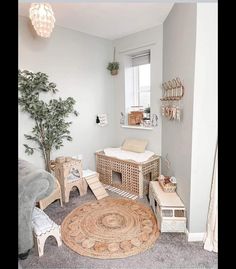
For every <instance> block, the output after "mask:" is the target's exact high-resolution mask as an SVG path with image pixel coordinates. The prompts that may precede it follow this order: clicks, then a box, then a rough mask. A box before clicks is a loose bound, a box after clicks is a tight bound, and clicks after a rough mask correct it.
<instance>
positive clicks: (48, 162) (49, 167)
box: [45, 150, 51, 173]
mask: <svg viewBox="0 0 236 269" xmlns="http://www.w3.org/2000/svg"><path fill="white" fill-rule="evenodd" d="M45 157H46V159H45V167H46V171H48V172H49V173H51V165H50V150H46V152H45Z"/></svg>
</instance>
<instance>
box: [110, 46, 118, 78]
mask: <svg viewBox="0 0 236 269" xmlns="http://www.w3.org/2000/svg"><path fill="white" fill-rule="evenodd" d="M119 67H120V64H119V63H118V62H116V60H115V48H114V53H113V61H112V62H109V63H108V66H107V69H108V70H109V71H110V72H111V75H112V76H114V75H117V74H118V70H119Z"/></svg>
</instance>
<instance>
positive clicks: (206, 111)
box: [189, 3, 218, 233]
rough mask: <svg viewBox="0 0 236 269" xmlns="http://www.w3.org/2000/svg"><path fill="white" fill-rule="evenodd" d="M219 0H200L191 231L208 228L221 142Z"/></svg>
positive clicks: (198, 10) (194, 106)
mask: <svg viewBox="0 0 236 269" xmlns="http://www.w3.org/2000/svg"><path fill="white" fill-rule="evenodd" d="M217 30H218V29H217V3H198V5H197V34H196V56H195V80H194V103H193V129H192V161H191V167H192V169H191V191H190V193H191V195H190V227H189V231H190V232H192V233H194V232H205V231H206V222H207V213H208V205H209V197H210V188H211V181H212V173H213V162H214V153H215V147H216V143H217V118H218V113H217V112H218V107H217V103H218V97H217V96H218V95H217V94H218V85H217V81H218V74H217V61H218V60H217V53H218V52H217V39H218V38H217Z"/></svg>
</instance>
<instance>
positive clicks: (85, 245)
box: [61, 197, 159, 259]
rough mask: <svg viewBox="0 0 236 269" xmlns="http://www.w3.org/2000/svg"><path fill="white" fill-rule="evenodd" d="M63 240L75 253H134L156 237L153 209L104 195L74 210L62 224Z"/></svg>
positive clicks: (107, 255) (96, 255) (119, 255)
mask: <svg viewBox="0 0 236 269" xmlns="http://www.w3.org/2000/svg"><path fill="white" fill-rule="evenodd" d="M61 232H62V240H63V242H64V243H65V244H66V245H67V246H68V247H69V248H71V249H72V250H74V251H75V252H77V253H79V254H81V255H84V256H89V257H93V258H98V259H116V258H124V257H128V256H132V255H136V254H138V253H140V252H143V251H145V250H147V249H148V248H150V247H151V246H152V245H153V244H154V243H155V241H156V239H157V238H158V237H159V232H158V228H157V221H156V218H155V216H154V214H153V212H152V210H151V209H150V208H148V207H146V206H145V205H143V204H141V203H139V202H137V201H133V200H129V199H124V198H122V199H120V198H112V197H106V198H104V199H102V200H100V201H92V202H89V203H85V204H84V205H83V206H80V207H78V208H76V209H74V210H73V211H72V212H71V213H70V214H69V215H68V216H67V217H66V218H65V219H64V220H63V222H62V225H61Z"/></svg>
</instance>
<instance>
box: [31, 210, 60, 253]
mask: <svg viewBox="0 0 236 269" xmlns="http://www.w3.org/2000/svg"><path fill="white" fill-rule="evenodd" d="M32 226H33V236H34V243H35V247H36V249H37V252H38V255H39V257H41V256H43V253H44V244H45V241H46V239H47V238H48V237H49V236H53V237H55V239H56V241H57V245H58V247H59V246H61V245H62V240H61V226H60V225H57V224H56V223H55V222H54V221H52V220H51V219H50V218H49V217H48V215H46V214H45V213H44V211H43V210H41V209H40V208H37V207H35V208H34V210H33V214H32Z"/></svg>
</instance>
